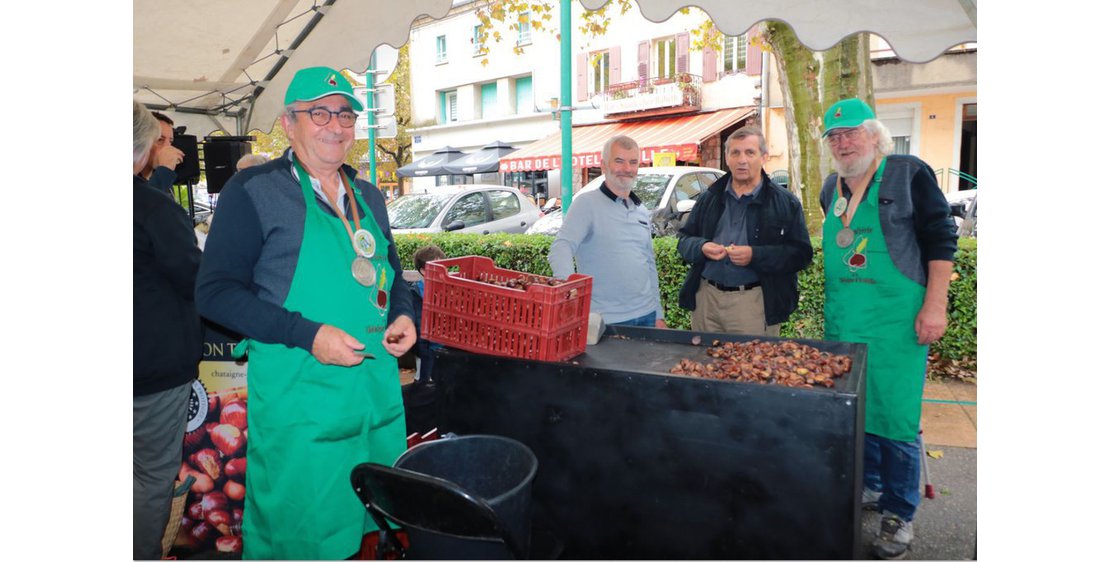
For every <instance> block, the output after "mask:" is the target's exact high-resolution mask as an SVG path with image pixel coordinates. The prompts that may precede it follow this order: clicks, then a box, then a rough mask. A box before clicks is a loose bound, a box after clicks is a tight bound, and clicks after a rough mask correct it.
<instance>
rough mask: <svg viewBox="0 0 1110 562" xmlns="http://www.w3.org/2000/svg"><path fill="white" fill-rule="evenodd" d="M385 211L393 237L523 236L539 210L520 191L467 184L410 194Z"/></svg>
mask: <svg viewBox="0 0 1110 562" xmlns="http://www.w3.org/2000/svg"><path fill="white" fill-rule="evenodd" d="M386 211H387V212H388V213H389V227H390V228H391V229H392V230H393V233H394V234H413V233H421V232H476V233H480V234H490V233H493V232H510V233H518V234H519V233H522V232H524V231H525V230H528V227H530V226H532V224H533V223H535V222H536V221H537V220H539V218H540V215H541V213H540V210H539V208H538V207H536V205H535V203H532V201H531V200H530V199H528V198H527V197H525V196H524V194H522V193H521V192H520V191H518V190H516V189H513V188H511V187H506V186H503V185H482V184H467V185H453V186H447V187H441V188H437V189H436V190H435V191H433V192H431V193H409V194H406V195H402V196H400V197H398V198H396V199H394V200H393V201H392V202H391V203H390V204H389V205H388V206H386Z"/></svg>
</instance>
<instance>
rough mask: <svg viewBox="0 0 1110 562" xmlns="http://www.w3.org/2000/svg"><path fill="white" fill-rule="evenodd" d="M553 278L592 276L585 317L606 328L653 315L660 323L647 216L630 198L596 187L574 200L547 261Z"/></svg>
mask: <svg viewBox="0 0 1110 562" xmlns="http://www.w3.org/2000/svg"><path fill="white" fill-rule="evenodd" d="M547 260H548V262H549V263H550V264H551V271H552V272H553V273H554V274H555V277H558V278H561V279H566V278H567V277H568V276H569V275H570V274H572V273H574V272H575V264H576V263H577V266H578V267H577V271H578V273H583V274H586V275H590V276H593V278H594V280H593V289H592V292H591V298H590V311H591V312H597V313H599V314H601V315H602V316H603V317H604V318H605V322H606V323H609V324H612V323H615V322H623V321H625V320H631V319H633V318H639V317H641V316H643V315H645V314H647V313H649V312H652V311H654V312H655V313H656V318H662V317H663V307H662V305H661V304H660V301H659V274H658V272H657V270H656V268H655V251H654V249H653V247H652V242H651V216H650V214H649V212H648V211H647V209H645V208H644V206H643V205H642V204H641V201H640V198H639V197H637V196H636V194H635V193H630V194H629V197H628V198H627V199H626V198H623V197H618V196H617V195H616V194H615V193H613V191H612V190H611V189H609V188H608V186H606V185H604V184H602V186H601V189H598V190H597V191H588V192H583V193H580V194H578V195H576V196H575V198H574V203H573V204H572V205H571V207H570V211H569V212H568V213H567V216H566V218H565V219H564V220H563V226H562V228H560V229H559V234H558V235H557V236H556V237H555V240H554V241H552V243H551V251H550V253H549V254H548V256H547Z"/></svg>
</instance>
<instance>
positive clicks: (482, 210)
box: [443, 192, 489, 226]
mask: <svg viewBox="0 0 1110 562" xmlns="http://www.w3.org/2000/svg"><path fill="white" fill-rule="evenodd" d="M487 215H488V212H487V209H486V196H485V194H483V193H481V192H478V193H470V194H467V195H464V196H463V197H462V198H461V199H459V200H458V201H457V202H455V204H454V205H452V206H451V209H450V210H448V211H447V215H446V216H444V217H443V226H447V225H449V224H451V223H453V222H455V221H462V222H463V224H464V225H466V226H474V225H478V224H482V223H484V222H486V221H487V220H488V218H489V217H488V216H487Z"/></svg>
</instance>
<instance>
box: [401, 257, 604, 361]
mask: <svg viewBox="0 0 1110 562" xmlns="http://www.w3.org/2000/svg"><path fill="white" fill-rule="evenodd" d="M424 272H425V276H424V310H423V313H422V316H421V326H420V337H422V338H424V339H426V340H428V341H433V342H436V343H441V344H444V345H448V346H451V347H456V348H459V349H465V350H466V351H473V352H475V353H485V354H488V355H500V356H503V357H517V358H521V359H538V360H541V361H565V360H567V359H570V358H572V357H574V356H576V355H578V354H580V353H582V352H583V351H586V332H587V330H588V329H589V325H588V324H589V316H590V292H591V289H592V287H593V278H592V277H590V276H589V275H580V274H577V273H575V274H572V275H571V276H570V278H569V279H567V280H566V282H564V283H562V284H560V285H558V286H555V287H551V286H547V285H538V284H537V285H530V286H529V287H528V289H527V290H520V289H510V288H508V287H498V286H495V285H490V284H488V283H483V282H481V281H479V280H490V281H508V280H510V279H520V278H521V277H526V276H531V274H528V273H521V272H519V271H513V270H511V269H501V268H499V267H497V266H495V265H494V264H493V260H491V259H489V258H487V257H484V256H465V257H461V258H449V259H443V260H436V261H432V262H428V264H427V265H426V267H425V269H424Z"/></svg>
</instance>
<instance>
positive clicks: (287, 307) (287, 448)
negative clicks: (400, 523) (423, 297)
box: [197, 67, 416, 560]
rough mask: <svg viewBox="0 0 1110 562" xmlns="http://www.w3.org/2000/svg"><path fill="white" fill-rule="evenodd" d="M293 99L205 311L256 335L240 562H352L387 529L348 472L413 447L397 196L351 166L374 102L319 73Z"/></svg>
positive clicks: (250, 188) (244, 203) (256, 174)
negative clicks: (400, 367) (406, 397)
mask: <svg viewBox="0 0 1110 562" xmlns="http://www.w3.org/2000/svg"><path fill="white" fill-rule="evenodd" d="M285 103H286V111H285V114H284V115H283V116H282V118H281V124H282V127H283V128H284V129H285V133H286V135H288V137H289V142H290V144H291V145H292V147H291V149H290V150H288V151H286V153H285V154H284V155H283V156H282V157H281V158H277V159H275V160H272V161H270V162H267V163H265V164H262V165H259V166H254V167H251V168H248V169H245V170H243V171H241V172H239V173H237V174H235V175H234V176H232V178H231V180H229V181H228V183H227V185H226V186H225V187H224V189H223V193H222V194H221V195H220V202H219V206H218V207H217V209H216V214H215V218H214V219H213V226H212V230H211V232H210V233H209V236H208V241H207V245H206V249H205V254H204V259H203V262H202V264H201V269H200V274H199V276H198V279H197V306H198V308H199V310H200V313H201V315H203V316H205V317H206V318H208V319H210V320H212V321H214V322H216V323H218V324H222V325H224V326H226V327H228V328H231V329H232V330H235V331H237V332H239V333H242V334H244V335H245V336H246V337H247V338H248V339H247V340H245V341H244V342H243V343H242V344H240V346H239V347H238V348H237V350H236V351H237V352H239V353H243V352H246V353H247V356H248V359H249V361H248V366H247V375H248V382H247V391H248V396H247V403H248V404H249V409H248V411H249V415H250V418H249V424H250V426H249V431H250V436H249V437H250V438H249V440H248V441H247V465H248V466H249V467H250V468H249V470H250V472H249V477H248V478H247V479H246V504H245V506H244V511H243V558H245V559H247V558H268V559H302V560H321V559H337V558H347V557H350V556H352V555H353V554H355V553H356V552H357V551H358V549H359V545H360V543H361V540H362V537H363V535H364V534H365V533H367V532H370V531H373V530H374V529H375V527H374V525H373V523H372V522H371V521H370V520H369V518H368V516H367V513H366V511H365V509H364V508H363V506H362V504H361V503H360V502H359V500H358V498H357V497H356V496H355V494H354V492H353V491H352V490H351V486H350V481H349V478H348V474H349V472H350V470H351V468H352V467H354V466H355V465H357V464H359V463H362V462H368V461H372V462H378V463H382V464H387V465H391V464H393V461H394V460H395V459H396V458H397V457H398V456H399V455H400V454H401V453H402V452H404V450H405V419H404V409H403V406H402V402H401V388H400V379H399V376H398V371H397V360H396V357H400V356H401V355H403V354H404V353H405V352H406V351H407V350H408V349H409V347H411V346H412V345H413V343H415V342H416V330H415V327H414V325H413V321H412V318H413V310H412V302H411V297H410V296H409V290H408V286H407V285H406V284H405V281H404V279H402V277H401V273H402V268H401V262H400V260H399V259H398V257H397V249H396V246H395V245H394V243H393V237H392V235H391V233H390V230H389V218H388V215H387V214H386V210H385V200H384V198H383V197H382V194H381V192H380V191H378V189H376V188H375V187H374V186H373V185H371V184H370V183H367V182H366V181H363V180H361V179H358V178H357V177H356V173H357V172H356V170H354V169H353V168H351V167H350V166H347V165H346V164H344V161H345V159H346V158H347V155H348V153H349V152H350V150H351V147H352V145H353V144H354V128H353V127H354V125H355V121H356V120H357V118H358V114H357V113H356V112H358V111H362V109H363V106H362V102H361V101H359V99H358V98H357V97H356V96H355V95H354V91H353V89H352V88H351V84H350V83H349V82H348V81H347V79H346V78H345V77H343V75H342V74H340V73H339V72H338V71H336V70H333V69H330V68H326V67H314V68H305V69H302V70H300V71H298V72H297V74H296V75H295V76H294V77H293V81H292V82H291V83H290V84H289V88H288V90H287V91H286V94H285Z"/></svg>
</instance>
